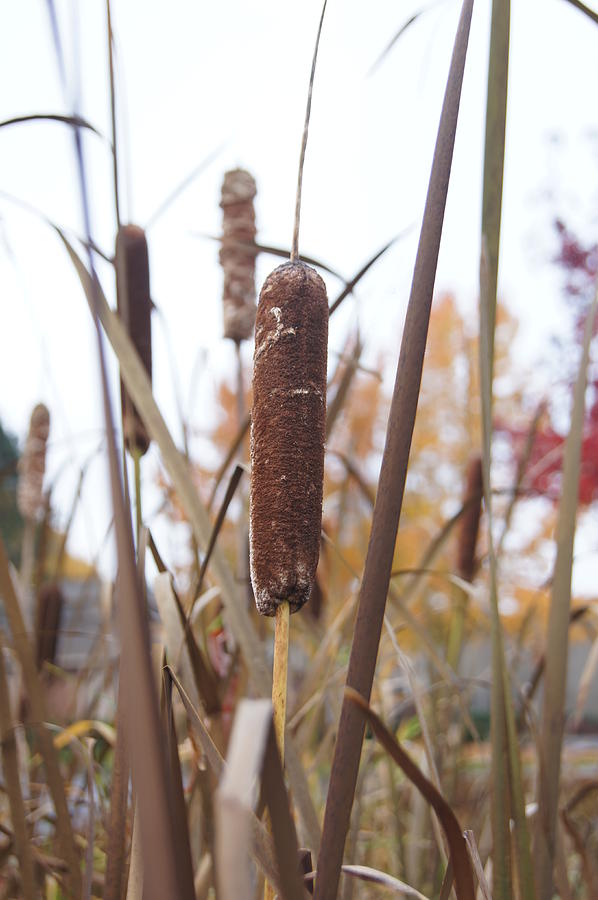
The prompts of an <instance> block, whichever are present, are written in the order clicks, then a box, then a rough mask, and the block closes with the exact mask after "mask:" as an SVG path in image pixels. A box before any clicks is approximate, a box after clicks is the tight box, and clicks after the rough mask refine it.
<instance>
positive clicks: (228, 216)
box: [220, 169, 257, 344]
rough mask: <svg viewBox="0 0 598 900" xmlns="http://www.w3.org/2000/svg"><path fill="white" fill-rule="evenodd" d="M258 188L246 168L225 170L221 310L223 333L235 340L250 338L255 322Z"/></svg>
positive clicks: (221, 203) (222, 201)
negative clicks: (255, 199) (255, 204)
mask: <svg viewBox="0 0 598 900" xmlns="http://www.w3.org/2000/svg"><path fill="white" fill-rule="evenodd" d="M256 192H257V189H256V185H255V179H254V178H253V176H252V175H251V174H250V173H249V172H247V171H245V169H232V170H231V171H229V172H226V173H225V175H224V181H223V182H222V194H221V199H220V206H221V208H222V243H221V246H220V264H221V265H222V270H223V272H224V286H223V291H222V312H223V316H224V336H225V337H226V338H230V340H232V341H235V343H236V344H240V343H241V341H246V340H249V338H251V336H252V335H253V326H254V322H255V256H256V251H255V248H254V243H255V236H256V233H257V232H256V227H255V209H254V205H253V201H254V198H255V195H256Z"/></svg>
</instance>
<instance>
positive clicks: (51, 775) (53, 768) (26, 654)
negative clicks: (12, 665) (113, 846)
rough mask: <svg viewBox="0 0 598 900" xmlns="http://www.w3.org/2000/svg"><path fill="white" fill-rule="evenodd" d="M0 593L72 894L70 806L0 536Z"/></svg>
mask: <svg viewBox="0 0 598 900" xmlns="http://www.w3.org/2000/svg"><path fill="white" fill-rule="evenodd" d="M0 596H1V597H2V600H3V601H4V609H5V611H6V618H7V619H8V624H9V626H10V630H11V633H12V639H13V645H14V648H15V650H16V653H17V656H18V659H19V663H20V664H21V669H22V672H23V679H24V681H25V687H26V689H27V694H28V698H29V703H30V706H31V715H32V720H33V721H34V722H35V723H36V725H37V728H36V738H37V740H38V741H39V748H40V752H41V754H42V757H43V760H44V766H45V770H46V778H47V779H48V788H49V790H50V795H51V797H52V801H53V803H54V809H55V810H56V832H57V837H58V846H59V847H60V852H61V853H62V855H63V857H64V861H65V863H66V865H67V868H68V882H69V884H70V887H71V890H72V892H73V894H74V896H79V894H80V892H81V873H80V870H79V856H78V853H77V849H76V846H75V838H74V834H73V827H72V823H71V817H70V813H69V808H68V806H67V802H66V793H65V789H64V782H63V780H62V775H61V774H60V767H59V765H58V757H57V755H56V751H55V748H54V744H53V742H52V736H51V734H50V731H49V730H48V728H47V726H46V722H47V721H48V716H47V713H46V704H45V699H44V694H43V689H42V686H41V682H40V680H39V676H38V673H37V669H36V667H35V659H34V656H33V651H32V649H31V645H30V643H29V638H28V637H27V631H26V629H25V622H24V620H23V615H22V613H21V607H20V604H19V600H18V597H17V593H16V590H15V587H14V584H13V580H12V576H11V573H10V568H9V562H8V557H7V555H6V550H5V548H4V542H3V541H2V539H1V538H0Z"/></svg>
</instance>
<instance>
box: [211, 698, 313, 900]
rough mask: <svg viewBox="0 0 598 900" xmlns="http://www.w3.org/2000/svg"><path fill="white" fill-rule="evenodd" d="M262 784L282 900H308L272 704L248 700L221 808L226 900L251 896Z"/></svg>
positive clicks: (236, 730) (219, 846) (221, 875)
mask: <svg viewBox="0 0 598 900" xmlns="http://www.w3.org/2000/svg"><path fill="white" fill-rule="evenodd" d="M260 784H261V787H262V795H263V797H264V799H265V801H266V805H267V806H268V809H269V812H270V820H271V822H272V834H273V838H274V847H275V850H276V858H277V863H278V876H279V881H280V893H281V896H282V897H284V898H285V900H303V898H304V892H303V883H302V879H301V877H300V873H299V848H298V844H297V835H296V833H295V826H294V823H293V819H292V817H291V814H290V811H289V805H288V797H287V792H286V788H285V785H284V779H283V774H282V766H281V763H280V757H279V755H278V749H277V746H276V737H275V734H274V725H273V720H272V704H271V702H270V701H269V700H243V701H242V702H241V703H240V704H239V707H238V709H237V714H236V716H235V723H234V726H233V731H232V734H231V739H230V745H229V751H228V755H227V765H226V770H225V774H224V776H223V778H222V781H221V784H220V787H219V788H218V795H217V805H216V828H217V843H216V861H217V866H218V881H219V887H220V890H221V892H222V893H221V896H222V897H223V898H224V900H237V898H239V897H249V896H251V887H250V885H251V872H250V869H249V867H248V851H249V838H250V822H251V818H252V813H253V811H254V809H255V808H256V805H257V803H258V799H259V785H260Z"/></svg>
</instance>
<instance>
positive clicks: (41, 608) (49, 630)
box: [35, 584, 64, 669]
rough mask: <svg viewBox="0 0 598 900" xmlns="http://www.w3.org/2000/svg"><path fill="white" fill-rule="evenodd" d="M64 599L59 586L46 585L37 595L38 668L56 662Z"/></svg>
mask: <svg viewBox="0 0 598 900" xmlns="http://www.w3.org/2000/svg"><path fill="white" fill-rule="evenodd" d="M63 605H64V598H63V595H62V591H61V590H60V588H59V587H58V585H57V584H45V585H43V586H42V587H41V588H40V589H39V593H38V595H37V613H36V620H35V646H36V661H37V668H38V669H41V668H42V666H43V665H44V663H45V662H49V663H54V662H56V646H57V644H58V632H59V630H60V617H61V615H62V607H63Z"/></svg>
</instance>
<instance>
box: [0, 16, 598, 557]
mask: <svg viewBox="0 0 598 900" xmlns="http://www.w3.org/2000/svg"><path fill="white" fill-rule="evenodd" d="M426 6H429V9H428V11H427V12H426V13H425V14H424V15H422V16H421V17H420V18H419V19H418V20H417V21H416V22H415V23H414V24H413V25H412V26H411V27H410V28H409V29H408V30H407V31H406V33H405V34H404V36H403V37H402V38H401V40H400V41H399V42H398V43H397V44H396V46H395V47H394V48H393V50H392V51H391V52H390V53H389V54H388V56H387V57H386V59H385V60H384V62H383V63H382V64H381V65H380V66H379V67H378V68H377V69H376V70H375V72H374V73H373V74H371V75H368V72H369V70H370V67H371V66H372V64H373V63H374V61H375V60H376V58H377V57H378V56H379V54H380V53H381V52H382V50H383V49H384V47H385V46H386V45H387V44H388V42H389V40H390V39H391V37H392V36H393V34H394V33H396V31H397V30H398V28H399V27H400V26H401V25H402V24H403V23H404V22H406V21H407V19H409V18H410V16H411V15H412V14H413V13H414V12H417V11H419V10H420V9H422V8H425V7H426ZM460 6H461V4H460V2H457V0H444V2H439V3H438V2H437V3H434V4H430V3H429V2H426V0H418V2H414V0H404V2H401V3H398V2H391V0H370V2H369V3H363V2H357V0H345V2H341V0H329V4H328V10H327V14H326V20H325V23H324V29H323V34H322V40H321V48H320V58H319V62H318V69H317V72H316V81H315V88H314V99H313V110H312V121H311V129H310V138H309V143H308V148H307V160H306V166H305V177H304V194H303V210H302V219H301V241H300V245H301V249H302V250H303V252H304V253H306V254H309V255H313V256H317V257H319V258H320V259H322V260H324V261H325V262H327V263H328V264H329V265H330V266H332V267H333V268H335V269H336V270H338V271H340V272H341V273H342V274H343V275H344V276H345V277H350V276H352V275H353V274H354V273H355V272H356V271H357V270H358V269H359V268H360V267H361V265H362V264H363V263H364V262H365V261H366V260H367V259H368V258H369V257H370V256H371V255H372V254H373V253H374V252H375V251H376V250H377V249H378V248H379V247H380V246H382V244H384V243H385V242H386V241H387V240H388V239H389V238H391V237H392V236H393V235H395V234H397V233H398V232H400V231H402V230H403V229H405V228H406V227H408V226H410V225H414V226H415V227H414V229H413V231H412V232H411V233H410V236H409V238H408V239H406V240H404V241H403V242H401V243H399V244H397V245H396V246H395V247H394V248H393V249H392V250H391V251H390V252H389V253H388V254H387V256H386V257H385V258H384V259H383V260H382V261H381V262H380V263H379V264H378V265H377V267H376V269H374V270H372V272H371V274H370V275H369V276H368V277H367V278H366V279H365V280H364V281H363V282H362V283H361V286H360V288H359V290H358V292H357V298H356V299H355V300H348V301H347V302H346V304H345V306H346V308H345V310H344V311H343V312H342V313H341V314H340V315H339V316H338V320H337V321H336V322H334V323H333V325H332V328H331V344H330V346H331V350H332V351H334V350H337V349H339V348H340V347H341V345H342V343H343V340H344V337H345V335H346V333H347V330H348V328H350V327H351V326H352V324H353V323H354V322H355V319H356V318H358V320H359V322H360V325H361V327H362V329H363V331H364V333H365V335H366V337H367V338H368V339H369V341H370V346H371V348H372V349H373V347H374V346H375V345H376V344H377V343H378V342H380V341H384V342H385V346H386V347H388V346H392V345H393V344H394V346H395V348H396V350H397V351H398V346H399V340H400V330H401V323H402V316H403V314H404V310H405V305H406V300H407V296H408V291H409V284H410V278H411V272H412V266H413V260H414V253H415V247H416V242H417V234H418V225H419V221H420V218H421V214H422V210H423V204H424V200H425V192H426V187H427V179H428V175H429V168H430V162H431V157H432V152H433V147H434V140H435V135H436V128H437V124H438V115H439V111H440V105H441V102H442V95H443V91H444V85H445V81H446V75H447V72H448V64H449V60H450V54H451V49H452V43H453V39H454V34H455V29H456V24H457V19H458V15H459V10H460ZM490 6H491V3H490V0H476V4H475V11H474V21H473V25H472V32H471V38H470V49H469V56H468V62H467V68H466V73H465V82H464V88H463V99H462V105H461V115H460V123H459V132H458V139H457V143H456V148H455V157H454V165H453V175H452V181H451V189H450V195H449V201H448V206H447V212H446V218H445V230H444V237H443V244H442V251H441V257H440V263H439V269H438V277H437V282H436V283H437V288H438V289H439V290H441V289H449V290H454V291H455V292H456V293H457V296H458V298H459V302H460V303H461V305H462V307H463V308H464V309H467V310H471V311H472V315H473V314H474V310H475V304H476V297H477V271H478V257H479V221H480V193H481V192H480V186H481V168H482V157H483V138H484V106H485V94H486V70H487V53H488V30H489V13H490ZM56 8H57V11H58V18H59V25H60V31H61V38H62V41H63V46H64V49H65V52H66V63H67V77H68V81H69V96H68V97H67V98H65V97H64V94H63V91H62V88H61V85H60V81H59V78H58V70H57V66H56V59H55V54H54V47H53V43H52V38H51V31H50V26H49V19H48V15H47V4H46V2H44V0H20V2H18V3H17V2H11V3H4V4H2V5H1V6H0V83H2V85H3V91H2V94H1V96H0V119H2V120H4V119H8V118H10V117H13V116H19V115H25V114H29V113H42V112H63V113H69V112H72V108H73V102H74V98H75V97H76V95H77V84H78V92H79V94H80V98H81V105H80V110H81V113H82V114H83V115H84V116H85V117H86V118H88V119H89V120H90V121H91V122H92V123H93V124H94V125H95V126H96V127H97V128H98V129H99V130H100V131H101V132H102V133H104V134H105V135H109V133H110V125H109V123H110V107H109V91H108V70H107V41H106V22H105V3H104V2H103V0H86V2H76V0H69V2H67V0H65V2H58V3H57V4H56ZM112 13H113V26H114V30H115V35H116V42H117V59H116V68H117V73H116V75H117V90H118V104H119V126H120V127H119V140H120V149H121V165H122V170H121V192H122V198H123V206H124V216H123V218H124V220H125V221H127V220H129V221H134V222H136V223H138V224H140V225H145V224H146V223H147V222H148V220H149V219H150V216H151V215H152V213H153V212H154V211H155V210H156V209H157V208H158V207H159V205H160V204H161V202H162V201H163V199H164V198H165V197H166V196H167V195H168V194H169V192H170V191H171V190H172V189H173V188H174V187H175V186H176V185H177V184H178V183H179V182H180V181H181V180H182V179H183V178H184V177H185V176H186V175H187V174H188V173H189V172H190V171H191V170H192V169H193V168H194V167H195V166H196V165H197V164H198V163H199V162H201V161H202V160H203V159H205V158H207V157H208V156H209V155H210V154H212V153H213V152H214V151H215V150H216V149H218V148H221V150H220V153H219V154H218V155H217V157H216V158H215V159H214V161H213V162H212V163H211V164H210V165H209V166H208V167H207V168H206V170H205V172H204V173H203V174H202V175H201V176H200V177H199V178H197V179H196V180H195V181H194V182H193V183H192V185H191V186H190V187H189V188H188V189H187V190H186V191H185V192H184V194H182V195H181V197H180V198H179V199H178V200H177V201H176V203H174V204H173V205H172V207H171V208H170V209H169V210H168V212H166V213H165V214H164V216H163V217H162V218H161V219H159V220H158V221H157V222H156V223H155V225H154V226H153V227H152V228H151V229H150V230H149V232H148V240H149V246H150V263H151V279H152V294H153V298H154V301H155V303H156V304H157V306H158V307H159V308H160V310H161V312H162V313H163V317H158V316H154V345H153V346H154V365H155V368H154V376H155V377H154V385H155V392H156V396H157V399H158V402H159V404H160V406H161V408H162V411H163V413H164V414H165V416H166V419H167V421H168V423H169V425H170V426H171V427H172V429H173V433H174V435H175V438H176V439H177V440H179V439H180V428H179V420H178V415H177V409H176V402H175V391H174V388H173V376H172V363H171V360H170V358H169V353H168V349H167V342H166V340H165V330H164V325H163V324H162V323H163V321H165V322H166V326H167V329H168V333H169V335H170V338H169V340H170V342H171V345H172V348H173V355H174V366H175V369H176V373H177V378H178V381H179V383H180V386H181V394H182V400H183V405H184V409H185V415H186V416H187V418H188V419H189V421H190V422H191V424H192V425H193V426H195V427H197V428H201V427H202V424H203V423H205V422H206V421H207V420H208V419H209V417H210V415H211V410H210V408H209V396H210V386H211V385H213V378H214V375H213V374H211V373H214V372H216V373H222V372H223V371H227V370H229V371H232V362H233V352H232V347H231V346H230V343H229V342H225V341H224V340H223V339H222V326H221V306H220V291H221V273H220V270H219V267H218V261H217V246H216V245H215V244H214V243H212V242H210V241H207V240H204V239H201V238H200V237H199V236H198V235H199V234H200V233H211V234H216V233H217V232H218V230H219V227H220V210H219V207H218V201H219V193H220V184H221V180H222V175H223V173H224V171H225V170H226V169H228V168H231V167H234V166H243V167H245V168H248V169H249V170H250V171H251V172H252V173H253V174H254V176H255V178H256V180H257V184H258V197H257V201H256V208H257V217H258V227H259V238H260V240H261V241H263V242H264V243H272V244H277V245H285V246H288V245H289V243H290V238H291V231H292V216H293V210H294V193H295V185H296V176H297V161H298V155H299V143H300V137H301V132H302V127H303V117H304V109H305V99H306V88H307V81H308V75H309V69H310V65H311V56H312V51H313V44H314V39H315V33H316V28H317V23H318V19H319V14H320V0H302V2H301V3H290V2H276V0H254V2H251V3H248V2H243V0H221V2H219V3H209V4H208V3H199V2H192V0H170V2H168V3H166V2H157V0H112ZM77 73H79V74H78V75H77ZM597 84H598V28H597V27H596V26H595V25H594V24H593V23H591V22H590V21H589V20H588V19H587V18H586V17H584V16H583V15H582V14H581V13H579V12H578V11H577V10H575V9H574V8H573V7H571V6H570V5H569V4H568V3H566V2H564V0H512V29H511V65H510V96H509V119H508V146H507V161H506V170H505V200H504V218H503V244H502V260H501V272H500V291H501V293H502V295H503V296H504V298H505V299H506V301H507V302H508V304H509V306H510V308H511V309H512V310H513V311H514V313H515V314H516V315H517V316H519V317H520V319H521V321H522V323H523V327H522V332H521V333H522V335H523V336H524V338H523V339H522V340H521V341H520V344H519V348H520V354H521V357H522V359H523V358H527V359H528V360H529V362H531V361H532V360H537V359H541V358H542V355H543V354H544V355H546V354H548V353H549V345H548V343H547V342H548V338H549V336H550V335H551V334H554V333H559V331H562V328H563V327H564V326H563V324H562V322H563V306H562V305H560V304H561V300H560V299H559V298H560V294H559V279H558V275H557V273H556V271H555V269H554V267H552V266H551V265H550V257H551V255H552V254H553V253H554V250H555V245H554V242H553V234H552V230H551V222H552V219H553V218H554V217H555V216H556V215H559V216H561V217H563V218H565V219H566V220H567V221H568V222H570V223H571V224H572V225H573V226H575V227H577V228H578V229H579V231H580V232H581V234H582V235H583V236H585V237H586V238H587V239H588V240H595V239H596V234H597V231H598V229H597V221H596V219H597V216H596V210H598V204H597V202H596V200H597V193H598V191H597V188H598V178H597V169H596V158H597V155H598V113H597V111H596V105H595V97H596V85H597ZM85 151H86V158H87V170H88V175H89V182H90V194H91V203H92V210H91V212H92V228H93V235H94V238H95V240H96V242H97V243H98V244H99V246H100V247H102V248H104V249H105V250H106V251H107V252H112V247H113V243H114V234H115V225H114V204H113V192H112V180H111V179H112V169H111V159H110V155H109V152H108V149H107V147H106V145H105V143H103V142H102V141H101V140H100V139H98V138H97V137H95V136H93V135H91V136H88V137H86V138H85ZM0 191H2V192H4V193H3V194H0V285H1V289H0V304H1V305H0V315H1V317H2V318H1V322H2V327H1V328H0V384H1V385H2V388H1V390H0V420H1V421H2V423H3V424H4V426H5V427H7V428H8V429H10V430H11V431H13V432H14V433H16V434H17V435H18V436H19V438H20V439H21V440H22V439H23V438H24V436H25V433H26V430H27V424H28V419H29V415H30V411H31V408H32V406H33V405H34V404H35V403H36V402H38V401H40V400H43V401H44V402H45V403H47V405H48V406H49V407H50V410H51V414H52V432H51V447H50V456H49V461H48V466H49V475H50V478H51V479H54V480H55V483H56V490H55V499H56V505H57V513H58V519H59V521H60V520H61V517H62V520H64V517H65V516H66V511H67V510H68V508H69V504H70V500H71V497H72V493H73V491H74V488H75V484H76V479H77V471H78V466H80V465H81V463H82V461H83V460H84V459H85V458H86V457H87V456H88V455H89V453H90V452H92V451H93V450H94V448H95V447H96V446H97V444H98V441H99V440H100V438H101V430H102V418H101V407H100V402H99V391H98V374H97V354H96V348H95V344H94V335H93V331H92V325H91V321H90V317H89V313H88V310H87V306H86V303H85V300H84V298H83V295H82V293H81V289H80V286H79V284H78V282H77V279H76V276H75V275H74V273H73V270H72V267H71V266H70V264H69V262H68V260H67V257H66V255H65V252H64V250H63V249H62V247H61V246H60V244H59V242H58V240H57V238H56V237H55V236H54V234H53V233H52V231H51V229H50V228H48V226H47V225H46V224H44V222H43V221H42V220H41V219H39V218H37V217H36V216H35V215H33V214H31V213H30V212H28V211H26V210H25V209H23V208H21V207H19V206H18V205H16V204H15V203H13V202H11V201H9V200H8V199H7V198H6V196H5V194H10V195H12V196H13V197H14V198H16V199H17V200H19V201H21V202H22V203H25V204H30V205H31V206H33V207H35V208H36V209H38V210H40V211H41V212H42V213H43V215H45V216H46V217H48V218H49V219H51V220H52V221H54V222H56V223H57V224H59V225H60V226H62V227H65V228H67V229H72V231H73V232H74V233H79V234H80V233H82V227H81V224H80V223H81V215H80V198H79V195H78V191H77V179H76V169H75V164H74V157H73V150H72V136H71V134H70V132H69V130H68V128H66V127H64V126H61V125H57V124H53V123H38V124H28V125H21V126H16V127H14V128H7V129H3V130H0ZM275 263H276V261H274V260H270V259H262V260H260V262H259V271H258V280H259V279H261V278H262V277H263V276H264V275H265V274H266V273H267V271H268V270H269V269H270V268H271V267H272V266H273V265H274V264H275ZM100 276H101V278H102V282H103V286H104V289H105V291H106V293H107V295H108V296H109V297H113V294H114V291H113V285H112V282H111V275H110V270H109V269H108V268H107V267H104V268H100ZM327 282H328V286H329V293H330V294H331V295H334V293H335V292H336V291H338V290H339V283H338V282H337V281H335V280H334V279H333V278H327ZM391 342H392V343H391ZM245 358H246V361H247V364H248V366H249V364H250V359H251V348H249V347H247V348H245ZM194 373H195V374H194ZM198 373H199V374H198ZM113 384H114V387H116V381H114V382H113ZM198 384H199V389H197V390H196V389H195V387H196V386H197V385H198ZM115 397H116V392H115ZM156 465H157V462H156V457H154V456H153V455H152V453H151V452H150V454H149V456H148V460H147V462H145V463H144V466H145V468H146V473H147V475H148V476H149V477H150V478H151V477H152V475H153V473H155V470H156ZM106 478H107V473H106V467H105V461H104V460H103V458H102V457H98V459H97V460H96V462H95V463H94V464H93V465H92V467H91V469H90V472H89V478H88V480H87V481H86V487H85V491H84V502H83V504H82V508H81V512H80V513H79V515H78V516H77V521H76V524H75V528H74V532H73V541H72V545H71V546H72V547H73V549H74V550H75V551H76V552H78V553H80V554H82V555H84V556H86V557H88V558H89V557H91V556H93V555H94V554H95V553H96V552H97V550H98V547H99V546H100V544H101V541H102V538H103V535H104V532H105V530H106V526H107V523H108V515H109V513H108V506H107V502H106V500H105V498H106V495H107V489H106V484H107V482H106ZM154 500H155V497H153V498H152V497H151V496H150V497H149V499H148V504H147V508H148V509H149V510H150V511H151V503H152V502H153V501H154ZM179 539H180V535H177V533H176V532H173V533H171V534H170V535H169V534H168V532H166V531H165V532H164V537H163V540H164V542H165V543H167V544H168V546H166V548H165V552H166V554H167V555H168V553H169V552H172V553H174V554H175V555H176V546H175V545H176V541H177V540H179ZM110 559H111V554H110V552H109V550H107V551H105V553H104V554H103V556H102V560H103V563H104V565H106V566H107V567H108V569H109V568H110Z"/></svg>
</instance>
